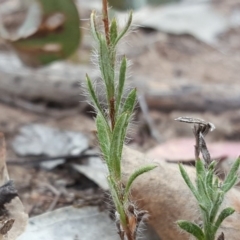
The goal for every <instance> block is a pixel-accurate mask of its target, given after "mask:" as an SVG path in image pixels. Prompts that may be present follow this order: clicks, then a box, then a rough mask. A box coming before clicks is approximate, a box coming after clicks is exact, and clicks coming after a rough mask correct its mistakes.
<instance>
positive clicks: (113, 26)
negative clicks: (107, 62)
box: [110, 18, 118, 44]
mask: <svg viewBox="0 0 240 240" xmlns="http://www.w3.org/2000/svg"><path fill="white" fill-rule="evenodd" d="M117 36H118V29H117V21H116V19H115V18H114V19H113V20H112V22H111V26H110V41H111V44H114V43H115V41H116V39H117Z"/></svg>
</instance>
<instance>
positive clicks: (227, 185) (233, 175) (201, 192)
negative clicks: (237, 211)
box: [178, 118, 240, 240]
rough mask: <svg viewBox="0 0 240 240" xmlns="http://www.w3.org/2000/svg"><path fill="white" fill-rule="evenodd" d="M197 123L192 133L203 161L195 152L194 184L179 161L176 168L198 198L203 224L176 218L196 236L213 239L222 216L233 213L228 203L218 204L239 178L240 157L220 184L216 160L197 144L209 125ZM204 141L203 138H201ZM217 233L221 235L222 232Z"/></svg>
mask: <svg viewBox="0 0 240 240" xmlns="http://www.w3.org/2000/svg"><path fill="white" fill-rule="evenodd" d="M179 119H180V120H181V121H183V120H184V121H185V122H187V120H188V122H189V121H190V120H189V119H190V118H179ZM194 122H195V123H196V122H197V120H196V119H194ZM198 124H200V126H198V125H197V124H195V125H194V134H195V137H196V145H195V146H196V151H195V152H197V153H200V152H202V153H203V152H204V154H202V155H203V158H204V161H205V162H203V161H202V160H200V158H199V156H196V164H195V165H196V180H195V186H194V184H193V183H192V181H191V179H190V177H189V175H188V174H187V172H186V170H185V169H184V168H183V166H182V164H180V165H179V169H180V172H181V175H182V177H183V179H184V181H185V183H186V184H187V186H188V187H189V189H190V190H191V192H192V194H193V195H194V197H195V198H196V200H197V202H198V206H199V209H200V212H201V216H202V220H203V224H202V226H197V225H196V224H194V223H191V222H188V221H182V220H181V221H178V225H179V227H180V228H182V229H183V230H185V231H187V232H188V233H190V234H192V235H193V236H194V237H195V238H196V239H198V240H215V239H216V233H217V231H218V229H219V227H220V226H221V224H222V222H223V221H224V219H225V218H227V217H228V216H230V215H232V214H233V213H234V209H232V208H230V207H228V208H225V209H223V210H221V207H222V203H223V201H224V197H225V194H226V193H227V192H228V191H229V190H230V189H231V188H232V187H233V186H234V185H235V184H236V182H237V180H238V175H237V171H238V169H239V166H240V158H238V159H237V160H236V162H235V163H234V164H233V166H232V167H231V170H230V171H229V173H228V175H227V177H226V178H225V180H224V181H223V183H222V184H219V179H218V177H217V175H216V174H215V166H216V162H215V161H212V160H211V157H210V154H209V152H208V150H207V146H206V144H204V145H201V144H200V145H199V144H198V139H199V136H200V137H202V138H203V132H204V131H205V133H206V132H207V131H206V129H207V128H209V127H210V126H211V125H210V124H209V123H204V122H200V123H198ZM207 130H208V129H207ZM203 141H204V142H205V140H204V139H203ZM220 236H221V237H222V239H224V234H223V233H222V234H221V235H220ZM219 239H220V238H219Z"/></svg>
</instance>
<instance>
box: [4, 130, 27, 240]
mask: <svg viewBox="0 0 240 240" xmlns="http://www.w3.org/2000/svg"><path fill="white" fill-rule="evenodd" d="M0 186H1V187H0V239H3V240H15V239H17V237H18V236H19V235H21V234H22V232H23V231H24V230H25V227H26V225H27V220H28V216H27V214H26V213H25V212H24V208H23V205H22V203H21V201H20V199H19V198H18V197H17V191H16V189H15V187H14V185H13V182H12V181H9V176H8V172H7V167H6V162H5V141H4V137H3V135H2V134H0Z"/></svg>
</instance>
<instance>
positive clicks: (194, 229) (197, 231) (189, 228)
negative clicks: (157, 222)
mask: <svg viewBox="0 0 240 240" xmlns="http://www.w3.org/2000/svg"><path fill="white" fill-rule="evenodd" d="M177 224H178V226H179V227H180V228H182V229H183V230H185V231H186V232H188V233H191V234H192V235H193V236H194V237H195V238H196V239H198V240H204V233H203V231H202V229H201V228H200V227H199V226H197V225H196V224H194V223H191V222H188V221H178V223H177Z"/></svg>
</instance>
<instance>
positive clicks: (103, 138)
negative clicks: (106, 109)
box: [96, 114, 111, 165]
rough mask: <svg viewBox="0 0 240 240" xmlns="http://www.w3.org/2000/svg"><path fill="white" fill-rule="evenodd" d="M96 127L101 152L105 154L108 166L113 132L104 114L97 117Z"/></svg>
mask: <svg viewBox="0 0 240 240" xmlns="http://www.w3.org/2000/svg"><path fill="white" fill-rule="evenodd" d="M96 125H97V135H98V142H99V145H100V148H101V151H102V153H103V156H104V159H105V161H106V163H107V165H108V162H109V161H108V157H109V151H110V139H111V131H110V128H109V125H108V124H107V122H106V120H105V119H104V117H103V116H102V114H98V115H97V118H96Z"/></svg>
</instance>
